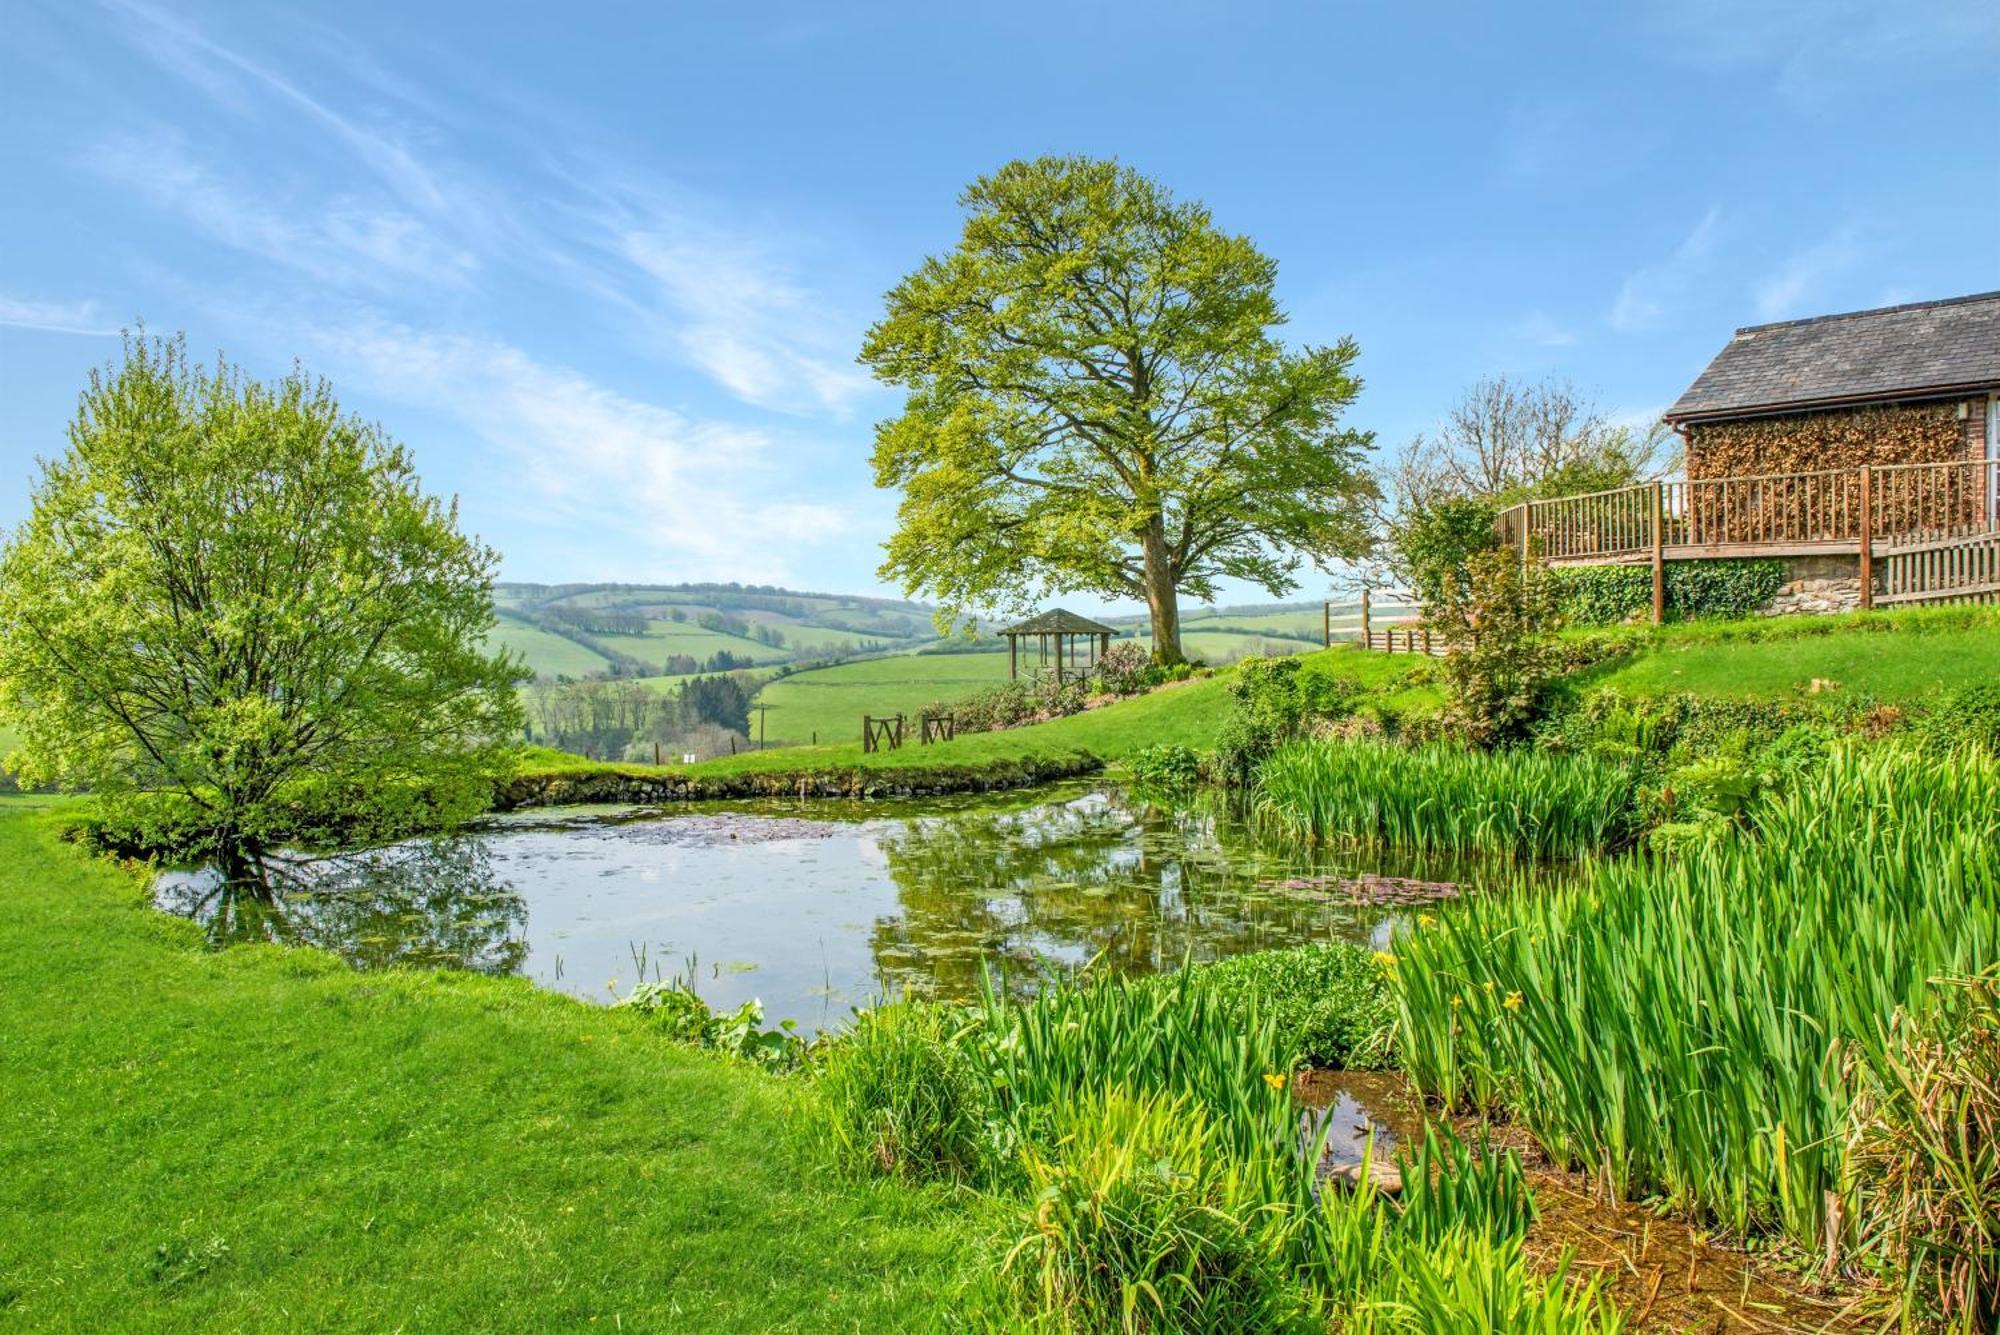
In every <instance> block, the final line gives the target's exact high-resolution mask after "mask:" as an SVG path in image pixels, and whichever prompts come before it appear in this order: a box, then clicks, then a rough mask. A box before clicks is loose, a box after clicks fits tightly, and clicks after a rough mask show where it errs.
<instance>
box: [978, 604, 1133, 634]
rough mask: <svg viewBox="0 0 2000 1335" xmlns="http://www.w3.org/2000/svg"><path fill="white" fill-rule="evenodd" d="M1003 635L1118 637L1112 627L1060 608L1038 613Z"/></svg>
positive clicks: (1008, 629) (1008, 628) (1013, 626)
mask: <svg viewBox="0 0 2000 1335" xmlns="http://www.w3.org/2000/svg"><path fill="white" fill-rule="evenodd" d="M1000 633H1001V634H1002V635H1116V634H1117V633H1118V632H1117V631H1116V630H1113V629H1112V628H1111V627H1110V626H1101V625H1099V624H1098V623H1097V622H1095V621H1092V620H1091V619H1090V618H1089V617H1080V616H1078V615H1077V614H1076V613H1074V612H1065V611H1063V610H1062V609H1061V608H1060V607H1057V608H1052V609H1050V610H1049V611H1047V612H1041V613H1038V614H1037V615H1035V616H1031V617H1029V618H1028V619H1027V620H1026V621H1022V622H1019V623H1017V624H1015V625H1012V626H1009V627H1007V628H1006V629H1005V630H1003V631H1001V632H1000Z"/></svg>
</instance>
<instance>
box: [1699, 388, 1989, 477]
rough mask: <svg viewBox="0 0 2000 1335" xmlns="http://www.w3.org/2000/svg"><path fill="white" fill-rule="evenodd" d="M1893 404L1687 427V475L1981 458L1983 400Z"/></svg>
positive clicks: (1804, 470)
mask: <svg viewBox="0 0 2000 1335" xmlns="http://www.w3.org/2000/svg"><path fill="white" fill-rule="evenodd" d="M1962 402H1963V407H1964V413H1965V415H1964V417H1963V418H1961V417H1960V416H1959V413H1960V408H1961V401H1957V400H1953V401H1948V402H1942V403H1898V404H1888V405H1884V406H1880V407H1867V408H1848V409H1839V410H1836V411H1832V412H1816V413H1797V414H1794V415H1792V416H1788V417H1753V418H1749V419H1747V420H1745V421H1740V422H1701V423H1690V424H1689V425H1688V427H1687V428H1686V436H1687V442H1688V449H1687V472H1688V476H1689V477H1690V478H1697V479H1698V478H1708V477H1745V476H1752V475H1755V474H1759V473H1810V472H1817V471H1819V470H1821V469H1829V468H1859V467H1861V466H1862V465H1863V464H1919V463H1924V464H1927V463H1947V462H1950V461H1951V460H1954V459H1983V458H1985V456H1986V400H1985V398H1984V397H1981V398H1978V399H1972V400H1965V401H1962Z"/></svg>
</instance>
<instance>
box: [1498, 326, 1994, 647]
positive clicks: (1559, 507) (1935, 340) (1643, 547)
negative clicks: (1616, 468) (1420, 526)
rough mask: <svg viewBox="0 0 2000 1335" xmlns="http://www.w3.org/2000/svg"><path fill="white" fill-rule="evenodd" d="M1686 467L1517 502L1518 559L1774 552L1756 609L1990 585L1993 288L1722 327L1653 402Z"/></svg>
mask: <svg viewBox="0 0 2000 1335" xmlns="http://www.w3.org/2000/svg"><path fill="white" fill-rule="evenodd" d="M1665 420H1666V421H1667V423H1668V424H1669V425H1671V426H1672V427H1673V428H1674V429H1675V430H1676V431H1677V432H1679V433H1680V435H1681V437H1682V439H1683V440H1684V441H1685V442H1686V445H1687V450H1686V458H1687V467H1686V476H1685V477H1684V478H1677V479H1674V480H1671V481H1662V482H1657V483H1649V484H1646V485H1644V486H1640V487H1627V488H1623V489H1620V490H1617V491H1609V492H1599V493H1596V494H1594V495H1589V496H1566V497H1561V498H1558V499H1554V500H1546V501H1531V502H1529V503H1528V504H1526V505H1524V506H1520V507H1516V508H1515V509H1514V510H1511V511H1509V512H1508V513H1507V514H1506V515H1505V516H1503V518H1502V524H1501V531H1502V534H1503V536H1504V537H1506V538H1507V539H1508V540H1509V541H1513V542H1518V543H1519V545H1520V548H1521V551H1522V555H1523V558H1524V559H1525V558H1526V556H1527V554H1528V553H1529V552H1530V551H1538V552H1539V553H1540V554H1541V556H1542V557H1543V559H1545V560H1547V561H1549V562H1550V563H1551V564H1554V565H1607V564H1645V563H1650V564H1651V565H1652V567H1653V572H1654V578H1653V586H1654V616H1655V617H1656V618H1657V617H1658V616H1660V614H1661V610H1660V609H1661V607H1662V605H1663V604H1662V598H1663V594H1662V592H1661V590H1662V587H1663V586H1662V575H1661V571H1662V568H1663V566H1664V565H1665V564H1666V563H1667V562H1672V561H1689V560H1693V561H1701V560H1718V559H1727V558H1732V557H1754V558H1762V559H1775V560H1781V561H1783V562H1785V563H1786V569H1785V572H1784V573H1785V582H1784V584H1783V588H1782V592H1781V595H1780V597H1779V598H1778V600H1777V601H1775V602H1774V603H1773V604H1772V605H1771V606H1770V607H1769V608H1768V609H1767V610H1770V611H1837V610H1845V609H1847V608H1850V607H1857V606H1859V607H1871V606H1874V605H1876V604H1878V603H1915V602H1937V601H1963V600H1968V599H1980V600H1986V599H1992V598H1995V597H2000V292H1988V293H1984V294H1981V295H1977V296H1970V297H1955V298H1952V299H1950V300H1945V301H1926V302H1915V303H1912V304H1909V305H1904V306H1888V307H1884V308H1881V309H1879V310H1868V311H1855V312H1851V313H1849V314H1845V315H1822V316H1817V317H1814V318H1812V319H1807V320H1786V321H1783V322H1781V323H1778V324H1765V325H1752V326H1750V327H1748V328H1744V329H1739V330H1737V331H1736V333H1735V335H1734V337H1732V338H1731V339H1730V340H1729V343H1728V344H1727V345H1726V346H1725V347H1724V348H1723V349H1722V351H1721V352H1719V353H1717V354H1716V356H1715V359H1714V360H1713V361H1711V362H1710V363H1709V364H1708V368H1707V369H1706V370H1704V371H1703V372H1702V373H1701V374H1700V375H1699V376H1698V377H1696V379H1695V381H1694V383H1693V384H1692V385H1690V386H1688V388H1687V391H1686V392H1685V393H1683V394H1682V395H1681V396H1680V398H1679V399H1678V400H1676V401H1675V402H1674V405H1673V406H1672V407H1671V408H1669V409H1668V410H1667V412H1666V414H1665Z"/></svg>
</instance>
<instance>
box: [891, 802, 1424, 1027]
mask: <svg viewBox="0 0 2000 1335" xmlns="http://www.w3.org/2000/svg"><path fill="white" fill-rule="evenodd" d="M879 844H880V847H881V849H882V852H883V854H884V856H886V858H887V859H888V864H889V874H890V875H891V876H892V877H893V878H894V879H895V881H896V884H897V887H898V889H899V891H900V895H899V907H900V909H901V912H900V913H897V914H895V915H894V916H890V917H884V918H881V919H878V920H877V921H876V923H875V925H874V928H873V930H872V932H871V942H872V945H873V950H874V955H875V961H876V966H877V968H878V970H879V972H880V973H881V975H882V977H883V979H884V980H885V981H886V982H887V983H889V984H890V986H891V989H892V990H896V991H901V990H903V989H908V990H909V991H910V992H912V993H914V994H917V995H938V996H966V995H969V994H971V993H972V992H973V991H974V990H975V989H976V988H977V987H978V984H979V979H980V976H981V971H982V969H983V968H984V967H985V966H986V965H987V964H989V963H993V964H998V965H1002V966H1004V967H1005V971H1006V972H1007V974H1008V976H1009V977H1010V978H1011V979H1015V980H1018V981H1019V982H1020V983H1021V984H1023V985H1026V984H1029V983H1031V982H1032V981H1033V980H1034V979H1035V978H1036V977H1037V976H1038V975H1039V974H1041V973H1044V972H1046V971H1047V968H1048V966H1051V965H1054V966H1056V967H1058V968H1060V967H1063V966H1069V967H1074V966H1077V965H1080V964H1082V963H1084V962H1085V961H1087V960H1090V959H1092V958H1096V959H1097V960H1098V963H1097V965H1096V967H1098V968H1109V969H1112V970H1115V971H1118V972H1121V973H1153V972H1159V971H1162V970H1166V969H1172V968H1176V967H1178V966H1179V965H1180V963H1181V961H1182V960H1183V959H1185V958H1189V957H1192V958H1194V959H1196V960H1205V959H1215V958H1219V957H1221V956H1224V955H1232V954H1238V953H1241V952H1243V951H1248V950H1260V949H1265V948H1268V947H1271V946H1278V945H1293V944H1297V943H1298V942H1301V941H1311V940H1325V939H1327V938H1328V937H1337V938H1345V939H1348V940H1354V941H1359V942H1372V943H1375V944H1381V942H1382V938H1383V937H1384V935H1385V932H1386V927H1387V924H1388V923H1389V921H1390V915H1389V914H1387V913H1385V912H1380V911H1373V910H1365V909H1363V910H1357V909H1354V908H1351V907H1349V906H1346V905H1338V904H1336V903H1335V902H1334V900H1333V897H1331V896H1328V895H1305V894H1300V893H1298V891H1297V890H1296V889H1290V888H1287V887H1285V886H1283V885H1282V884H1280V883H1279V882H1282V881H1283V880H1285V879H1287V878H1288V873H1290V872H1293V871H1295V870H1297V869H1298V868H1299V867H1300V866H1301V865H1302V864H1304V863H1307V862H1309V861H1310V860H1311V859H1310V856H1309V855H1308V854H1307V853H1305V852H1304V851H1302V850H1299V849H1297V848H1289V849H1287V848H1281V847H1279V846H1274V845H1270V844H1260V843H1259V842H1258V841H1257V840H1255V839H1254V838H1252V837H1251V835H1250V833H1249V832H1248V831H1247V830H1245V829H1244V828H1242V826H1241V825H1240V824H1238V823H1237V822H1235V821H1234V820H1232V819H1231V818H1230V817H1229V815H1228V813H1227V811H1226V809H1223V808H1221V807H1219V806H1218V805H1217V804H1214V803H1200V804H1196V805H1193V806H1190V807H1186V808H1179V809H1175V808H1163V807H1158V806H1153V805H1148V804H1145V803H1141V802H1132V801H1128V800H1126V799H1124V798H1122V797H1119V796H1117V795H1113V794H1108V793H1092V794H1089V795H1087V796H1085V797H1082V798H1079V799H1077V800H1075V801H1071V802H1066V803H1046V804H1043V805H1041V806H1037V807H1033V808H1030V809H1028V810H1024V811H1012V812H1000V813H988V812H966V813H960V814H957V815H953V816H948V817H931V818H919V819H914V820H910V821H907V822H905V823H903V824H902V825H901V826H900V828H898V829H895V830H892V831H890V832H887V833H885V834H883V835H882V836H881V837H880V839H879ZM969 889H970V890H976V891H977V893H967V891H968V890H969Z"/></svg>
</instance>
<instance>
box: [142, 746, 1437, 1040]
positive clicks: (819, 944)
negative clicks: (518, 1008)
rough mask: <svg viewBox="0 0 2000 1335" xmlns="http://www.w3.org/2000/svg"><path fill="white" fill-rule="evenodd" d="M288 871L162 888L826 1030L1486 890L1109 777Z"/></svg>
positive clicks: (605, 821) (445, 953) (762, 808)
mask: <svg viewBox="0 0 2000 1335" xmlns="http://www.w3.org/2000/svg"><path fill="white" fill-rule="evenodd" d="M273 870H274V873H275V879H276V880H277V881H278V882H279V883H281V884H282V885H283V886H284V887H286V888H285V891H284V893H283V894H282V895H281V897H280V901H279V903H278V905H277V906H275V907H269V906H261V905H258V904H256V903H255V902H252V901H248V900H245V899H243V898H240V897H237V896H234V895H232V894H230V893H229V891H228V888H227V887H225V886H224V885H223V884H222V883H221V880H220V877H219V876H218V875H217V874H216V873H215V872H213V871H209V870H193V871H178V872H169V873H166V874H164V875H162V876H161V877H160V878H159V881H158V882H157V884H156V887H155V895H156V899H157V902H158V903H159V905H160V906H161V907H162V908H165V909H167V910H169V911H172V912H177V913H181V914H184V915H187V916H190V917H194V918H196V919H198V920H200V921H202V922H203V923H205V924H206V925H207V926H208V929H209V931H210V933H211V935H212V936H213V937H214V939H216V940H217V941H219V942H224V941H231V940H282V941H290V942H298V943H305V944H313V945H318V946H322V947H324V948H326V949H329V950H332V951H335V952H337V953H338V954H340V955H342V956H343V957H345V958H346V959H348V960H349V961H350V962H352V963H354V964H355V965H357V966H359V967H362V968H381V967H387V966H391V965H415V966H424V967H443V968H459V969H472V970H478V971H481V972H487V973H497V974H522V975H525V976H527V977H529V978H531V979H534V980H535V981H536V982H538V983H540V984H542V985H543V986H547V987H551V988H558V989H561V990H563V991H567V992H570V993H573V994H575V995H577V996H581V997H588V998H592V999H595V1000H599V1001H608V1000H611V999H613V998H614V997H615V996H616V995H620V994H623V993H624V992H626V991H629V990H630V988H631V987H632V985H634V984H635V983H637V982H638V981H640V980H641V979H642V978H644V979H652V978H656V977H669V978H670V977H675V976H682V977H691V978H692V980H693V982H694V983H695V986H696V988H697V990H698V991H699V992H700V993H701V995H702V997H703V998H704V999H705V1000H706V1001H708V1003H709V1004H710V1005H712V1006H715V1007H717V1008H723V1009H733V1008H734V1007H736V1006H738V1005H740V1004H741V1003H742V1002H744V1001H747V1000H750V999H752V998H755V999H759V1000H761V1001H762V1003H763V1005H764V1008H765V1013H766V1015H767V1017H768V1018H769V1019H771V1020H773V1021H775V1020H778V1019H783V1018H790V1019H794V1020H796V1021H798V1023H799V1025H800V1027H801V1028H802V1029H805V1030H809V1031H810V1030H815V1029H819V1028H823V1027H826V1026H829V1025H832V1024H836V1023H838V1022H840V1021H842V1020H843V1019H845V1018H846V1016H847V1015H848V1013H849V1011H850V1010H851V1009H852V1008H853V1007H855V1006H862V1005H868V1004H871V1003H873V1002H875V1001H876V1000H878V999H880V998H881V997H883V996H885V995H900V994H902V993H904V992H908V993H910V994H912V995H918V996H926V997H965V996H969V995H971V994H973V993H974V992H975V991H976V990H977V988H978V986H979V981H980V978H981V976H982V973H983V971H984V970H986V969H988V968H994V969H998V970H1001V971H1002V972H1003V974H1004V976H1005V977H1006V978H1007V980H1008V982H1009V985H1010V986H1015V987H1018V988H1024V989H1025V988H1029V987H1032V986H1034V985H1036V983H1037V982H1038V981H1039V980H1040V979H1042V978H1045V977H1047V976H1049V975H1050V974H1052V973H1060V972H1063V971H1066V970H1071V969H1074V968H1077V967H1079V966H1081V965H1083V964H1084V963H1086V962H1088V961H1091V960H1093V959H1095V960H1097V964H1096V966H1095V967H1098V968H1100V969H1102V968H1111V969H1116V970H1120V971H1124V972H1131V973H1146V972H1155V971H1160V970H1167V969H1173V968H1176V967H1178V966H1179V965H1180V964H1181V962H1182V960H1183V959H1187V958H1192V959H1195V960H1207V959H1216V958H1220V957H1223V956H1226V955H1233V954H1237V953H1240V952H1243V951H1250V950H1261V949H1267V948H1270V947H1273V946H1282V945H1292V944H1297V943H1300V942H1307V941H1321V940H1327V939H1339V940H1346V941H1354V942H1360V943H1364V944H1374V945H1377V946H1380V945H1382V944H1385V943H1386V941H1387V939H1388V934H1389V931H1390V928H1391V926H1392V924H1393V921H1394V919H1395V917H1396V915H1397V914H1399V913H1401V912H1405V911H1407V910H1406V909H1403V908H1399V907H1397V905H1396V904H1395V903H1387V902H1377V901H1380V900H1383V899H1385V898H1386V899H1390V900H1393V899H1395V898H1396V897H1397V894H1398V893H1399V891H1400V890H1401V889H1402V888H1403V887H1405V886H1406V885H1407V884H1410V883H1405V882H1392V883H1384V882H1379V881H1371V882H1368V883H1366V884H1365V885H1364V886H1363V887H1361V890H1362V895H1363V898H1364V899H1366V900H1368V901H1370V902H1364V903H1356V902H1353V898H1352V897H1353V895H1354V894H1355V893H1356V890H1355V888H1353V887H1351V886H1350V885H1349V884H1348V882H1349V881H1350V878H1355V877H1368V876H1374V875H1377V874H1381V875H1391V876H1397V877H1415V878H1420V879H1421V878H1428V879H1430V880H1435V881H1456V880H1476V875H1475V874H1473V873H1470V872H1468V871H1466V870H1465V869H1457V870H1454V869H1453V868H1451V867H1449V866H1445V865H1442V864H1439V863H1436V862H1432V863H1431V864H1429V865H1419V864H1416V863H1414V862H1413V861H1412V860H1411V859H1409V858H1407V857H1396V856H1394V855H1384V854H1365V855H1364V854H1334V853H1326V852H1323V851H1322V852H1316V851H1313V850H1309V849H1304V848H1301V847H1299V846H1297V845H1293V844H1289V843H1286V842H1282V841H1272V840H1268V839H1264V838H1260V837H1259V836H1258V834H1257V833H1256V832H1255V831H1254V830H1253V829H1251V828H1250V827H1249V826H1248V825H1247V824H1246V823H1245V822H1244V821H1243V820H1242V819H1240V818H1239V817H1237V816H1236V815H1234V814H1232V813H1231V812H1230V811H1229V810H1228V808H1227V807H1226V806H1225V805H1223V804H1220V803H1217V802H1210V801H1203V802H1196V803H1193V804H1190V805H1184V806H1176V805H1162V804H1158V803H1153V802H1147V801H1142V800H1138V799H1136V798H1133V797H1130V796H1128V795H1126V794H1124V793H1122V792H1120V791H1119V790H1117V789H1115V788H1111V787H1107V786H1103V785H1064V786H1059V787H1056V788H1052V789H1041V790H1034V791H1029V792H1025V793H1014V794H1009V795H1006V796H1004V797H993V796H985V797H978V798H961V799H949V800H933V801H929V802H923V803H913V802H904V803H897V802H869V803H858V802H857V803H836V802H824V801H821V802H812V803H799V802H782V803H781V802H733V803H715V804H695V805H691V806H687V807H679V808H674V809H671V810H667V811H659V810H652V809H645V810H639V809H630V808H626V809H604V808H599V809H584V808H570V809H555V810H548V811H537V812H528V813H522V814H519V815H514V816H508V817H499V818H495V819H492V820H489V821H488V822H486V823H484V824H482V825H481V826H479V827H476V828H475V829H473V830H471V831H468V832H467V833H465V834H462V835H459V836H457V837H454V838H452V839H449V840H435V841H433V840H426V841H415V842H411V843H405V844H398V845H395V846H392V847H388V848H382V849H375V850H370V851H367V852H362V853H354V854H343V855H340V856H336V857H329V858H319V859H307V858H301V857H286V858H281V859H276V860H274V863H273ZM1385 885H1386V887H1387V893H1386V894H1385V893H1384V886H1385ZM1421 889H1422V887H1418V890H1419V891H1421Z"/></svg>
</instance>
